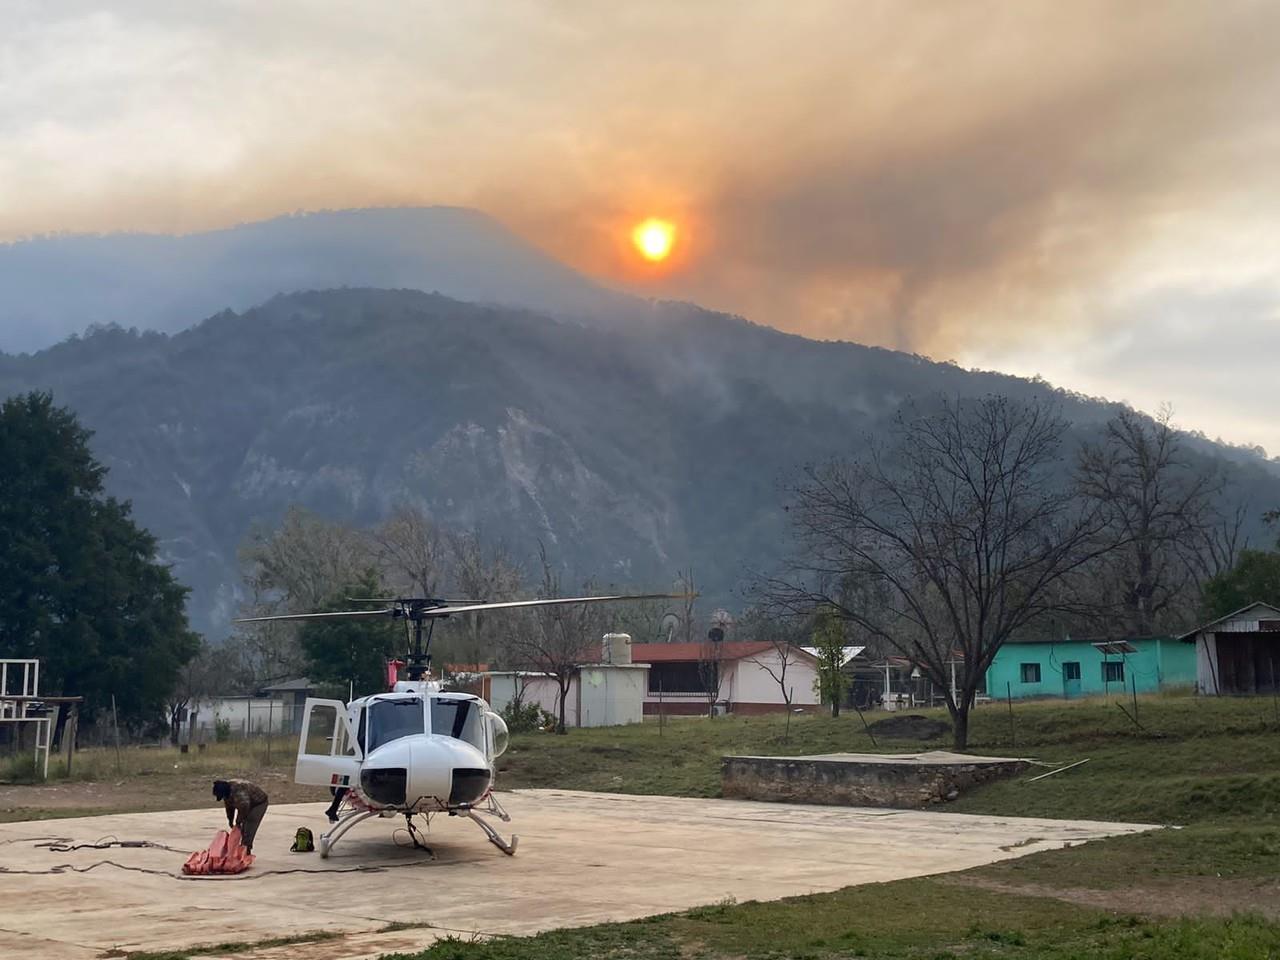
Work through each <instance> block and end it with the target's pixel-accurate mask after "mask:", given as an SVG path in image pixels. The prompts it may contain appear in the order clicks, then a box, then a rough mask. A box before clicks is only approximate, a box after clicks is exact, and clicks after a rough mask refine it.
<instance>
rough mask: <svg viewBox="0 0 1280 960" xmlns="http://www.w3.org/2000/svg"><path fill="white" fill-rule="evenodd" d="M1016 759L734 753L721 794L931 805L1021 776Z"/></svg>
mask: <svg viewBox="0 0 1280 960" xmlns="http://www.w3.org/2000/svg"><path fill="white" fill-rule="evenodd" d="M1030 763H1031V762H1030V761H1029V760H1023V759H1019V758H1017V757H978V756H972V755H970V754H966V753H948V752H947V751H945V750H930V751H928V752H926V753H821V754H813V755H809V756H801V757H768V756H730V757H722V758H721V761H720V793H721V796H724V797H728V798H731V799H734V800H768V801H772V802H775V803H816V804H839V805H841V806H849V807H897V808H913V807H927V806H929V805H930V804H938V803H946V802H947V801H949V800H954V799H955V798H956V797H958V796H959V795H960V794H962V793H964V792H965V791H966V790H969V789H971V788H973V787H976V786H978V785H979V784H982V783H989V782H990V781H992V780H999V779H1001V778H1004V777H1013V776H1017V775H1018V774H1019V773H1021V772H1022V771H1024V770H1026V769H1027V767H1028V766H1030Z"/></svg>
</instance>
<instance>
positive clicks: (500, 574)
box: [449, 527, 525, 663]
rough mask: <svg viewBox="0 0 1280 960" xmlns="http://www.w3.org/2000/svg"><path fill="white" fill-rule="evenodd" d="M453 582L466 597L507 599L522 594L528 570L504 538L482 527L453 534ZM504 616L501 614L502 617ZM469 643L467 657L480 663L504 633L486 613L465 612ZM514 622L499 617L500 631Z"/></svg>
mask: <svg viewBox="0 0 1280 960" xmlns="http://www.w3.org/2000/svg"><path fill="white" fill-rule="evenodd" d="M449 554H450V558H451V562H452V573H453V584H454V589H455V590H456V591H457V593H458V599H462V600H506V599H510V598H513V597H516V596H518V595H519V593H520V591H521V588H522V587H523V585H524V578H525V572H524V570H523V569H521V566H520V564H519V563H517V562H516V560H515V558H514V557H513V556H512V554H511V550H510V548H509V547H508V546H507V544H506V542H505V541H503V540H500V539H499V540H492V539H489V538H488V537H486V536H485V534H484V532H483V531H482V530H481V529H480V528H478V527H477V528H474V529H471V530H468V531H465V532H462V533H454V534H451V535H450V536H449ZM501 616H502V615H501V614H499V617H501ZM463 617H464V621H465V624H466V629H467V635H468V638H469V642H468V643H467V650H466V651H465V657H464V659H466V660H468V661H470V662H473V663H479V662H480V661H481V660H482V659H484V657H485V656H486V655H487V653H488V652H489V651H491V650H492V649H493V648H494V647H495V646H497V645H498V644H499V639H500V636H501V634H500V633H496V632H495V631H494V630H493V629H492V627H491V624H492V623H493V622H494V620H493V618H490V617H488V616H486V615H485V614H484V613H469V614H464V615H463ZM511 625H512V624H511V623H510V622H508V623H502V622H501V620H499V626H498V631H502V630H503V629H505V628H509V627H510V626H511Z"/></svg>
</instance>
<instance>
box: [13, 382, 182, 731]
mask: <svg viewBox="0 0 1280 960" xmlns="http://www.w3.org/2000/svg"><path fill="white" fill-rule="evenodd" d="M91 436H92V434H91V432H90V431H89V430H86V429H85V428H84V427H82V426H81V425H80V424H79V423H78V422H77V420H76V417H75V414H74V413H72V412H71V411H70V410H68V409H65V408H60V407H56V406H54V404H53V398H52V396H51V395H50V394H48V393H37V392H33V393H29V394H26V395H23V396H16V397H10V398H9V399H8V400H5V401H4V403H3V404H2V405H0V656H3V657H39V658H40V659H41V661H42V664H41V687H42V689H43V691H44V692H47V693H49V694H50V695H56V694H64V695H80V696H83V697H84V698H85V706H84V708H83V709H84V712H85V713H86V714H87V716H88V717H89V718H90V719H91V718H92V717H93V715H94V714H95V713H96V712H97V711H100V710H101V709H102V708H103V707H105V706H107V705H109V704H110V702H111V697H112V696H113V695H114V697H115V699H116V704H117V709H118V711H119V714H120V717H121V719H122V720H123V721H124V722H125V723H126V724H131V725H142V724H147V723H152V722H155V721H156V720H158V719H159V718H160V716H161V714H162V711H163V710H164V705H165V701H166V698H167V697H168V695H169V694H170V692H171V690H172V689H173V687H174V684H175V682H176V680H177V677H178V672H179V670H180V668H181V667H182V665H183V664H185V663H186V662H187V661H188V660H190V659H191V657H193V656H194V655H195V652H196V650H197V649H198V645H199V638H198V637H197V636H196V635H195V634H194V633H192V632H191V631H190V630H189V629H188V626H187V617H186V613H185V609H184V607H185V602H186V594H187V588H186V587H184V586H182V585H180V584H178V583H177V582H176V581H175V580H174V579H173V576H172V574H171V573H170V572H169V569H168V568H167V567H166V566H164V565H163V564H161V563H159V562H157V560H156V541H155V538H154V537H152V536H151V534H150V533H148V532H147V531H146V530H143V529H141V528H140V527H138V526H137V525H136V524H135V523H134V522H133V521H132V520H131V519H130V507H129V504H128V503H127V502H121V501H119V500H116V499H114V498H112V497H108V496H106V495H105V494H104V493H103V480H104V478H105V477H106V473H107V471H106V468H105V467H103V466H102V465H101V464H100V463H98V462H97V461H96V460H95V459H94V458H93V455H92V454H91V453H90V451H89V438H90V437H91Z"/></svg>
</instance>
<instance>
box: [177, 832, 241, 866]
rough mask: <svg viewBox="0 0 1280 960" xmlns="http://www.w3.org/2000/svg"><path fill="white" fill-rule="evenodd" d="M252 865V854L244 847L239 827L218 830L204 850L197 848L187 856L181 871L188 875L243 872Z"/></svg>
mask: <svg viewBox="0 0 1280 960" xmlns="http://www.w3.org/2000/svg"><path fill="white" fill-rule="evenodd" d="M251 866H253V854H252V853H250V852H249V851H248V850H246V849H245V848H244V843H243V842H242V841H241V839H240V828H239V827H234V828H232V829H231V830H219V831H218V832H217V833H216V834H214V836H213V842H212V843H210V844H209V847H208V849H206V850H197V851H196V852H195V853H193V854H192V855H191V856H189V857H187V862H186V863H184V864H183V865H182V872H183V873H185V874H187V875H188V876H207V875H209V874H215V873H221V874H230V873H243V872H244V871H246V870H248V869H249V868H250V867H251Z"/></svg>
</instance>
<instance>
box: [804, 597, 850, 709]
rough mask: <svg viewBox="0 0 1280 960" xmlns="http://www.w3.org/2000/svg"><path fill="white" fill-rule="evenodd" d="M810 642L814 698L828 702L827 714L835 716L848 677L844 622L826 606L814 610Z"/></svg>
mask: <svg viewBox="0 0 1280 960" xmlns="http://www.w3.org/2000/svg"><path fill="white" fill-rule="evenodd" d="M813 645H814V648H815V649H816V650H817V654H818V680H817V684H816V685H817V688H818V690H817V693H818V700H819V701H820V702H821V703H829V704H831V716H833V717H838V716H840V704H841V702H842V701H843V700H844V695H845V693H846V692H847V691H848V689H849V678H848V677H847V676H846V675H845V672H844V624H843V623H841V622H840V617H839V615H838V614H837V613H836V612H835V611H834V610H832V609H830V608H828V607H823V608H822V610H820V611H819V612H818V617H817V622H816V623H815V625H814V630H813Z"/></svg>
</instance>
